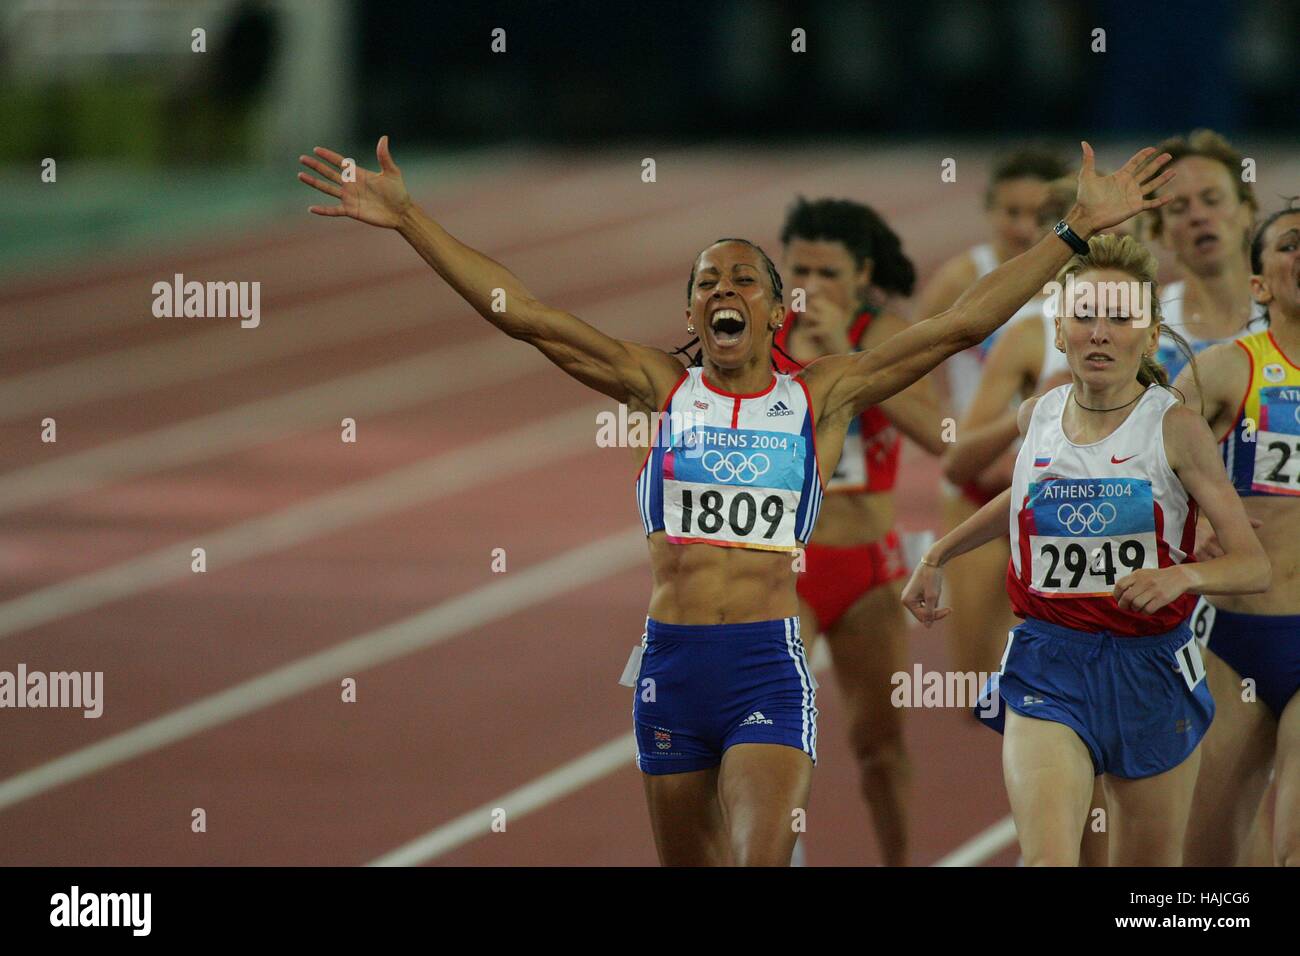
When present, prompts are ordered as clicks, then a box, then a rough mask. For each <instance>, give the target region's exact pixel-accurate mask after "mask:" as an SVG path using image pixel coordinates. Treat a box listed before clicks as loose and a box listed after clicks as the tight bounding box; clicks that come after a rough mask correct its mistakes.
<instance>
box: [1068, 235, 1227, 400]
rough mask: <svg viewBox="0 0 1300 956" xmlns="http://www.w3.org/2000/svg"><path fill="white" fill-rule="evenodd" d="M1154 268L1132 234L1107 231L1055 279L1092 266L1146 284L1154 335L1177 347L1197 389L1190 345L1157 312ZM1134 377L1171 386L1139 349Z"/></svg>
mask: <svg viewBox="0 0 1300 956" xmlns="http://www.w3.org/2000/svg"><path fill="white" fill-rule="evenodd" d="M1158 268H1159V263H1158V262H1157V261H1156V257H1155V256H1154V255H1152V254H1151V250H1150V249H1148V248H1147V247H1146V246H1144V245H1142V243H1141V242H1139V241H1138V240H1137V239H1134V238H1133V237H1132V236H1117V235H1114V234H1111V233H1107V234H1106V235H1100V236H1093V237H1092V238H1091V239H1089V240H1088V254H1087V255H1079V254H1076V255H1074V256H1071V257H1070V261H1069V262H1067V263H1066V264H1065V265H1064V266H1063V267H1062V268H1061V271H1060V272H1058V273H1057V275H1056V281H1057V282H1058V283H1060V284H1061V285H1064V284H1065V280H1066V277H1067V276H1071V275H1078V274H1079V273H1081V272H1087V271H1089V270H1092V269H1117V270H1119V271H1120V272H1125V273H1128V274H1129V275H1130V276H1132V277H1133V278H1134V279H1137V280H1138V281H1139V282H1142V283H1144V284H1146V285H1147V287H1148V288H1150V289H1151V322H1152V323H1153V324H1154V325H1155V326H1156V329H1157V335H1165V336H1167V337H1168V338H1169V339H1170V340H1172V341H1173V343H1174V345H1175V346H1177V348H1178V350H1179V351H1180V352H1182V353H1183V355H1184V356H1186V357H1187V362H1188V365H1190V366H1191V369H1192V378H1193V380H1194V381H1195V382H1196V389H1197V391H1198V392H1199V391H1200V388H1201V379H1200V375H1199V373H1198V372H1197V369H1196V356H1195V355H1194V354H1193V352H1192V347H1191V346H1190V345H1188V344H1187V340H1186V339H1185V338H1183V337H1182V336H1181V335H1179V334H1178V333H1177V332H1175V331H1174V330H1173V329H1171V328H1168V327H1167V326H1165V325H1164V321H1163V318H1162V316H1161V312H1160V296H1159V288H1158V286H1157V284H1156V270H1157V269H1158ZM1137 380H1138V381H1139V382H1140V383H1141V384H1142V385H1145V386H1151V385H1164V386H1166V387H1172V386H1170V385H1169V375H1168V373H1166V372H1165V370H1164V368H1163V367H1162V366H1161V365H1160V363H1159V362H1157V361H1156V360H1155V359H1154V358H1152V357H1151V356H1149V355H1147V354H1146V353H1143V355H1142V361H1141V363H1140V364H1139V365H1138V372H1137ZM1175 391H1177V389H1175ZM1179 394H1181V393H1179Z"/></svg>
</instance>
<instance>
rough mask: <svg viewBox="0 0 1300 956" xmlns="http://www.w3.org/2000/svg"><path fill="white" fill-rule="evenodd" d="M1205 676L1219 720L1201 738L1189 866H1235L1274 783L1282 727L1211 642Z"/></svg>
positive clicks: (1206, 653)
mask: <svg viewBox="0 0 1300 956" xmlns="http://www.w3.org/2000/svg"><path fill="white" fill-rule="evenodd" d="M1202 656H1203V657H1204V659H1205V673H1206V677H1205V679H1206V680H1207V681H1208V682H1209V687H1210V695H1211V696H1212V697H1213V698H1214V722H1213V723H1211V724H1210V729H1209V730H1208V731H1206V734H1205V737H1204V738H1203V739H1202V740H1201V746H1200V751H1201V772H1200V775H1199V776H1198V777H1197V780H1196V790H1195V793H1194V795H1193V797H1192V811H1191V818H1190V820H1189V821H1188V825H1187V842H1186V847H1185V849H1184V853H1183V859H1184V862H1185V863H1186V865H1187V866H1232V865H1233V864H1234V863H1235V862H1236V861H1237V858H1238V857H1239V856H1240V854H1241V849H1242V847H1243V846H1244V844H1245V842H1246V837H1247V834H1248V833H1249V831H1250V826H1251V821H1252V819H1253V818H1254V816H1255V812H1256V810H1257V809H1258V807H1259V801H1260V798H1261V797H1262V796H1263V793H1264V790H1265V788H1266V787H1267V785H1268V768H1269V765H1270V763H1271V762H1272V759H1273V752H1274V739H1275V736H1276V731H1275V728H1274V722H1273V717H1272V715H1270V714H1269V712H1268V708H1267V707H1266V706H1265V705H1264V704H1263V703H1261V702H1259V701H1258V700H1255V701H1249V702H1248V701H1243V700H1242V699H1241V677H1240V676H1239V675H1238V674H1237V672H1236V671H1234V670H1233V669H1232V668H1231V667H1229V666H1228V665H1227V664H1226V663H1224V661H1223V659H1222V658H1220V657H1219V656H1218V655H1217V654H1215V653H1213V652H1212V651H1210V650H1209V649H1208V648H1207V649H1205V650H1204V651H1202Z"/></svg>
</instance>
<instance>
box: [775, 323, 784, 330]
mask: <svg viewBox="0 0 1300 956" xmlns="http://www.w3.org/2000/svg"><path fill="white" fill-rule="evenodd" d="M783 325H785V323H784V322H778V323H776V327H777V328H778V329H779V328H780V327H781V326H783Z"/></svg>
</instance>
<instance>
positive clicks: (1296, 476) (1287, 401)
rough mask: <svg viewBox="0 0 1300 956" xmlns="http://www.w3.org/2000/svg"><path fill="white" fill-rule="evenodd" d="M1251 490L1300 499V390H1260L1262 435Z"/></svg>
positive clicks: (1287, 387) (1281, 387)
mask: <svg viewBox="0 0 1300 956" xmlns="http://www.w3.org/2000/svg"><path fill="white" fill-rule="evenodd" d="M1251 488H1252V489H1253V490H1255V491H1264V492H1268V493H1270V494H1275V495H1276V494H1283V495H1300V386H1295V385H1279V386H1272V387H1267V388H1261V389H1260V390H1259V431H1258V432H1257V433H1256V434H1255V474H1254V478H1253V480H1252V481H1251Z"/></svg>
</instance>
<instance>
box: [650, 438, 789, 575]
mask: <svg viewBox="0 0 1300 956" xmlns="http://www.w3.org/2000/svg"><path fill="white" fill-rule="evenodd" d="M804 445H805V443H804V438H803V436H802V435H792V434H790V433H789V432H776V431H762V430H758V429H733V428H719V427H716V426H712V425H697V426H695V427H694V428H691V429H689V430H688V431H686V432H683V433H682V434H681V435H679V436H674V439H673V448H672V449H671V450H670V451H669V452H667V453H666V454H665V455H664V485H663V487H664V530H665V532H666V533H667V535H668V539H669V540H670V541H672V540H679V541H681V540H686V541H707V542H710V543H716V544H729V545H732V546H738V547H745V548H759V549H763V550H791V549H793V548H794V547H796V541H795V537H794V527H795V518H796V517H797V515H798V511H799V499H800V496H801V494H802V491H803V480H804Z"/></svg>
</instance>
